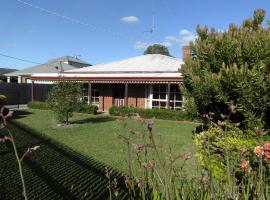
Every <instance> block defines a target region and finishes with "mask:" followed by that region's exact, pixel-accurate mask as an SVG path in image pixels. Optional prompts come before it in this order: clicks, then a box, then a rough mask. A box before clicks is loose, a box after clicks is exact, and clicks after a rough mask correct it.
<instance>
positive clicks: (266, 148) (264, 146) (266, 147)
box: [263, 143, 270, 151]
mask: <svg viewBox="0 0 270 200" xmlns="http://www.w3.org/2000/svg"><path fill="white" fill-rule="evenodd" d="M263 149H264V151H270V143H265V144H264V145H263Z"/></svg>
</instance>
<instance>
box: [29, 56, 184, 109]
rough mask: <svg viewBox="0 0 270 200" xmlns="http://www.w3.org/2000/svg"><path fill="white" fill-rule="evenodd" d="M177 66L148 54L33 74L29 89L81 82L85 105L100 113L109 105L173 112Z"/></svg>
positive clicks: (179, 101)
mask: <svg viewBox="0 0 270 200" xmlns="http://www.w3.org/2000/svg"><path fill="white" fill-rule="evenodd" d="M181 64H183V62H181V61H179V60H178V59H176V58H172V57H168V56H164V55H159V54H148V55H142V56H137V57H132V58H128V59H125V60H121V61H114V62H109V63H104V64H98V65H93V66H88V67H83V68H79V69H73V70H68V71H64V72H61V73H42V74H41V73H40V74H38V73H37V74H33V75H32V76H31V79H32V86H33V87H34V83H35V81H56V80H58V79H59V77H61V78H62V79H65V80H67V81H76V82H84V83H86V84H87V86H88V103H89V104H95V105H97V106H98V107H99V110H100V111H108V110H109V108H110V107H111V106H113V105H116V106H133V107H137V108H150V109H151V108H159V109H163V108H169V109H173V110H177V109H181V107H182V96H181V94H180V91H179V84H180V83H181V82H182V75H181V73H180V71H179V70H180V68H181ZM33 97H34V94H33Z"/></svg>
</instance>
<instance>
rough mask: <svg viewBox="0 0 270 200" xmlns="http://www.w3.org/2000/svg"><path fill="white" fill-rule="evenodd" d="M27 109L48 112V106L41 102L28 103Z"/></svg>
mask: <svg viewBox="0 0 270 200" xmlns="http://www.w3.org/2000/svg"><path fill="white" fill-rule="evenodd" d="M27 107H28V108H31V109H40V110H50V106H49V104H48V103H46V102H41V101H30V102H28V104H27Z"/></svg>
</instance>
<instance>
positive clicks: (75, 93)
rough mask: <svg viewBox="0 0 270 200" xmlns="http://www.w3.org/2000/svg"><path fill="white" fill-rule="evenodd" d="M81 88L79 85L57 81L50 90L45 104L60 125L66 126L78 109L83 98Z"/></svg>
mask: <svg viewBox="0 0 270 200" xmlns="http://www.w3.org/2000/svg"><path fill="white" fill-rule="evenodd" d="M82 86H83V85H82V84H80V83H72V82H65V81H59V82H57V83H56V84H55V85H54V87H53V88H52V89H51V90H50V92H49V94H48V100H47V102H48V104H49V105H50V107H51V108H52V110H53V111H54V113H55V114H56V117H57V120H58V121H59V122H60V123H65V124H68V123H69V118H70V117H72V114H73V112H75V111H76V110H78V109H79V107H80V105H81V101H80V99H81V98H82V97H83V87H82Z"/></svg>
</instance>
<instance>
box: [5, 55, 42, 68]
mask: <svg viewBox="0 0 270 200" xmlns="http://www.w3.org/2000/svg"><path fill="white" fill-rule="evenodd" d="M0 56H2V57H6V58H11V59H14V60H19V61H23V62H27V63H32V64H37V65H42V63H38V62H35V61H31V60H27V59H23V58H17V57H14V56H9V55H6V54H2V53H0Z"/></svg>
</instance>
